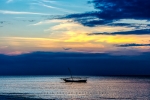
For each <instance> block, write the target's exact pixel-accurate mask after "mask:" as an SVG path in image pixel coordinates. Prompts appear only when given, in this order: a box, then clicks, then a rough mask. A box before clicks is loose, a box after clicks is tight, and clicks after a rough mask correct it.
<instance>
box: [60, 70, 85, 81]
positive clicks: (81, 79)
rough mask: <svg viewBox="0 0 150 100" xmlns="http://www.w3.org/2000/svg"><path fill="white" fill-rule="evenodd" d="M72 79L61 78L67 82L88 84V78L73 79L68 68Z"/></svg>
mask: <svg viewBox="0 0 150 100" xmlns="http://www.w3.org/2000/svg"><path fill="white" fill-rule="evenodd" d="M68 70H69V72H70V75H71V77H69V78H61V79H62V80H64V81H65V82H87V78H81V77H72V73H71V70H70V69H69V68H68Z"/></svg>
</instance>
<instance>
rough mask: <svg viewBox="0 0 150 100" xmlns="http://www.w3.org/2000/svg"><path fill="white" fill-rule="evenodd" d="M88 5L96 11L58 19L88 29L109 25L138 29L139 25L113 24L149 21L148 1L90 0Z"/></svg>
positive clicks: (149, 2) (149, 1) (149, 4)
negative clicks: (71, 20)
mask: <svg viewBox="0 0 150 100" xmlns="http://www.w3.org/2000/svg"><path fill="white" fill-rule="evenodd" d="M89 3H90V4H93V5H94V8H95V9H96V11H91V12H85V13H80V14H70V15H66V16H64V17H59V18H60V19H73V20H74V21H75V22H78V23H81V24H82V25H84V26H89V27H94V26H98V25H111V26H127V27H135V28H139V27H140V25H141V24H140V23H137V24H128V23H114V22H116V21H119V20H121V19H135V20H147V21H149V20H150V13H149V12H150V0H92V1H90V2H89ZM137 26H139V27H137ZM148 26H149V25H147V27H148Z"/></svg>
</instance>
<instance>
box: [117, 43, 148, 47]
mask: <svg viewBox="0 0 150 100" xmlns="http://www.w3.org/2000/svg"><path fill="white" fill-rule="evenodd" d="M116 46H117V47H137V46H150V44H135V43H132V44H120V45H116Z"/></svg>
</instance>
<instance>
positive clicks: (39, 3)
mask: <svg viewBox="0 0 150 100" xmlns="http://www.w3.org/2000/svg"><path fill="white" fill-rule="evenodd" d="M44 2H50V1H45V0H44V1H43V2H38V3H32V4H36V5H40V6H43V7H46V8H50V9H55V10H59V11H62V12H67V13H73V11H71V10H68V9H63V8H59V7H54V6H51V5H47V4H45V3H44Z"/></svg>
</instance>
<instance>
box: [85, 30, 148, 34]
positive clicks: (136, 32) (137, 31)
mask: <svg viewBox="0 0 150 100" xmlns="http://www.w3.org/2000/svg"><path fill="white" fill-rule="evenodd" d="M149 34H150V30H149V29H143V30H132V31H121V32H111V33H108V32H103V33H87V35H149Z"/></svg>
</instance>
